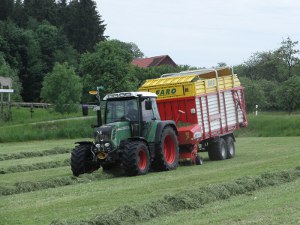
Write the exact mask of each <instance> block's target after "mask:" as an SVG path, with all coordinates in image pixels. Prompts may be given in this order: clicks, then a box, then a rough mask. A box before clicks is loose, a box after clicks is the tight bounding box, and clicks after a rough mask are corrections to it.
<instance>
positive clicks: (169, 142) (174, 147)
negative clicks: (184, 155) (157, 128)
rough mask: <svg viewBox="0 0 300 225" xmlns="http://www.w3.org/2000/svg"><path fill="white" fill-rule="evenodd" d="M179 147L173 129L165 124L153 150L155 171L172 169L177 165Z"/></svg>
mask: <svg viewBox="0 0 300 225" xmlns="http://www.w3.org/2000/svg"><path fill="white" fill-rule="evenodd" d="M178 159H179V149H178V140H177V136H176V133H175V130H174V129H173V128H172V127H170V126H167V127H165V128H164V129H163V131H162V134H161V141H160V144H159V147H158V148H157V149H156V151H155V158H154V161H153V168H154V170H156V171H164V170H172V169H176V168H177V166H178Z"/></svg>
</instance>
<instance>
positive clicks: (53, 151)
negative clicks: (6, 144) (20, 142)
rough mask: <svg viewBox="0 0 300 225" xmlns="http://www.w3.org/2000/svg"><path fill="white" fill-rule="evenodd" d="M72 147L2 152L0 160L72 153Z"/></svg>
mask: <svg viewBox="0 0 300 225" xmlns="http://www.w3.org/2000/svg"><path fill="white" fill-rule="evenodd" d="M70 152H71V149H68V148H61V147H55V148H52V149H49V150H44V151H32V152H19V153H13V154H0V161H4V160H11V159H23V158H32V157H41V156H48V155H56V154H65V153H70Z"/></svg>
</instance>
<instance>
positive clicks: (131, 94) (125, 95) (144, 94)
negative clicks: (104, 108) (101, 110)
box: [103, 91, 157, 100]
mask: <svg viewBox="0 0 300 225" xmlns="http://www.w3.org/2000/svg"><path fill="white" fill-rule="evenodd" d="M139 96H141V97H145V98H156V97H157V95H156V94H154V93H151V92H146V91H139V92H119V93H112V94H108V95H106V96H105V97H104V98H103V100H108V99H117V98H137V97H139Z"/></svg>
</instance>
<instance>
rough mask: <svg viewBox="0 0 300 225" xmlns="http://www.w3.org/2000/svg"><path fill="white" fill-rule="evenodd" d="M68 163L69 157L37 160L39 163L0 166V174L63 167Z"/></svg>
mask: <svg viewBox="0 0 300 225" xmlns="http://www.w3.org/2000/svg"><path fill="white" fill-rule="evenodd" d="M68 165H70V159H65V160H63V161H61V160H60V161H48V162H39V163H34V164H32V165H18V166H9V167H7V168H0V174H7V173H19V172H25V171H33V170H42V169H51V168H58V167H64V166H68Z"/></svg>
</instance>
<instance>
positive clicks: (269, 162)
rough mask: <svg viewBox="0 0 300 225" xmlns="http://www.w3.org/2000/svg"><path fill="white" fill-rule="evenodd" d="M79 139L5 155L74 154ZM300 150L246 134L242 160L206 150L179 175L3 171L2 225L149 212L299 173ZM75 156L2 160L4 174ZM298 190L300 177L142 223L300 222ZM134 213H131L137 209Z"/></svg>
mask: <svg viewBox="0 0 300 225" xmlns="http://www.w3.org/2000/svg"><path fill="white" fill-rule="evenodd" d="M75 141H78V139H76V140H72V139H66V140H59V141H55V140H53V141H32V142H19V143H1V144H0V156H1V154H2V155H3V154H5V155H6V156H7V155H10V154H18V153H24V152H34V151H38V152H42V153H43V152H45V151H46V150H51V149H53V148H55V147H58V148H66V149H71V148H72V147H73V146H74V142H75ZM299 145H300V138H299V137H260V138H257V137H248V138H244V137H240V138H237V143H236V149H237V150H236V157H235V158H234V159H231V160H225V161H208V160H207V158H208V156H207V154H206V153H204V154H203V156H204V158H205V162H204V165H202V166H185V167H183V166H182V167H179V168H178V169H177V170H175V171H170V172H162V173H149V174H147V175H146V176H138V177H124V176H119V177H113V176H112V175H110V174H104V173H103V172H102V170H99V171H97V172H95V173H93V174H91V175H83V176H81V177H79V178H74V177H72V176H71V170H70V167H69V166H57V167H55V168H47V169H42V168H41V169H38V168H37V169H34V170H29V171H24V172H23V171H22V172H20V171H19V172H13V173H6V174H0V218H1V220H0V224H49V223H51V222H52V221H56V222H53V224H60V222H59V221H64V220H67V221H69V220H73V221H75V224H77V223H78V222H79V221H80V220H82V219H84V220H86V221H95V218H96V216H97V215H103V214H108V215H114V214H115V212H114V210H116V209H118V208H119V207H121V209H120V211H121V212H126V210H124V207H125V209H126V207H134V208H137V209H139V208H141V209H142V208H144V207H145V205H147V204H156V202H158V203H159V202H160V201H161V200H162V199H165V198H166V197H167V196H171V197H172V196H180V195H181V193H183V192H189V193H193V192H194V191H195V190H196V189H198V188H206V187H210V186H211V185H220V184H222V183H224V182H233V181H234V180H236V179H238V178H243V177H257V176H260V175H261V174H263V173H265V172H276V171H283V170H292V169H294V168H295V167H297V166H300V165H299V161H300V160H299V159H300V151H299ZM69 157H70V154H68V153H60V154H52V155H41V156H34V157H31V155H30V154H28V155H27V157H24V158H22V159H16V158H11V159H6V160H5V159H4V160H2V161H0V171H1V169H6V170H7V169H8V168H11V167H12V166H28V165H33V164H35V163H43V162H49V163H50V162H52V161H53V162H54V161H64V160H67V159H68V158H69ZM0 158H1V157H0ZM53 187H55V188H53ZM298 189H299V179H296V180H294V181H291V182H289V183H285V182H284V183H282V184H280V185H279V184H278V185H275V184H274V185H273V186H270V187H265V188H261V189H259V190H256V191H254V192H253V191H250V192H247V193H246V194H243V195H237V196H233V197H230V198H228V199H226V200H217V201H214V202H208V203H207V204H205V205H204V206H203V207H201V208H195V209H190V210H179V211H176V212H175V211H166V213H165V215H164V216H159V217H155V218H153V219H151V220H145V221H143V220H141V221H138V222H139V223H140V224H143V223H145V224H199V223H200V224H298V223H299V221H300V218H299V214H298V212H299V209H300V204H299V202H300V199H299V196H298ZM271 192H272V193H271ZM151 202H152V203H151ZM219 212H221V213H219ZM250 212H251V213H250ZM127 214H129V215H130V211H128V213H127ZM99 218H100V219H101V217H99ZM287 219H289V220H288V221H287ZM57 221H58V222H57ZM289 221H291V222H289ZM125 222H126V221H125V220H124V223H125ZM135 222H137V221H135ZM288 222H289V223H288ZM85 223H86V222H85ZM85 223H83V224H85ZM98 224H101V223H98ZM129 224H130V223H129Z"/></svg>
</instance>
